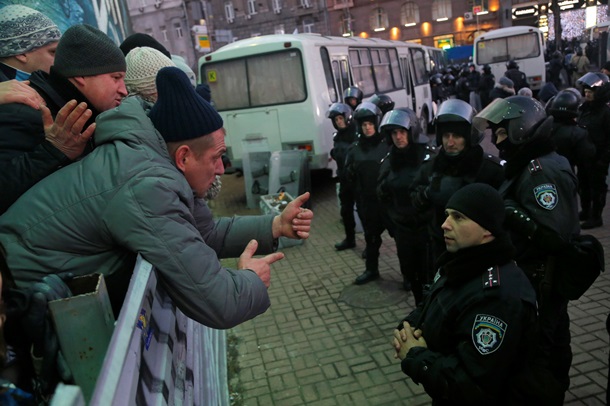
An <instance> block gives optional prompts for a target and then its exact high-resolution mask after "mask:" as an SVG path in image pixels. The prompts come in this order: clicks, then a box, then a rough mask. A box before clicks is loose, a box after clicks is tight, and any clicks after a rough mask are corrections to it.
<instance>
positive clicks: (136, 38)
mask: <svg viewBox="0 0 610 406" xmlns="http://www.w3.org/2000/svg"><path fill="white" fill-rule="evenodd" d="M138 47H140V48H142V47H149V48H153V49H156V50H157V51H159V52H161V53H162V54H163V55H165V56H167V57H168V58H169V59H172V55H171V54H170V53H169V51H168V50H167V48H165V47H164V46H163V45H161V43H160V42H159V41H157V40H156V39H154V38H153V37H151V36H150V35H148V34H143V33H140V32H137V33H135V34H133V35H130V36H129V37H127V38H125V41H123V42H122V43H121V45H120V46H119V48H121V51H123V55H125V56H127V54H128V53H129V51H131V50H132V49H134V48H138Z"/></svg>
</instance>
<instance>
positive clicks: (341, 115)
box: [326, 103, 357, 251]
mask: <svg viewBox="0 0 610 406" xmlns="http://www.w3.org/2000/svg"><path fill="white" fill-rule="evenodd" d="M326 117H328V118H330V119H331V121H332V123H333V126H334V127H335V130H337V131H336V132H335V134H334V135H333V149H332V150H331V151H330V156H331V157H332V158H333V159H334V160H335V161H336V162H337V177H338V178H339V202H340V204H341V219H342V220H343V227H344V228H345V239H344V240H343V241H341V242H338V243H336V244H335V249H336V250H337V251H343V250H346V249H348V248H354V247H355V246H356V231H355V230H356V220H355V219H354V204H355V202H356V201H355V195H354V188H353V187H352V184H351V183H350V182H348V180H347V176H346V173H345V158H346V156H347V150H348V149H349V147H351V145H352V144H353V143H354V142H356V140H357V134H356V123H355V122H354V118H353V112H352V109H351V107H350V106H348V105H347V104H344V103H333V104H332V105H331V106H330V107H329V109H328V111H327V112H326Z"/></svg>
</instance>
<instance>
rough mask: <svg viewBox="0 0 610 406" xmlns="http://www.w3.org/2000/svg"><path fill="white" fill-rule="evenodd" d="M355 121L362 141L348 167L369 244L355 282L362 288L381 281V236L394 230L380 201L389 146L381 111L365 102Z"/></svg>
mask: <svg viewBox="0 0 610 406" xmlns="http://www.w3.org/2000/svg"><path fill="white" fill-rule="evenodd" d="M354 119H355V120H356V123H357V125H358V131H359V135H358V141H357V142H356V143H355V144H354V145H352V147H351V148H350V149H349V151H348V152H347V158H346V164H345V167H346V170H347V176H348V179H349V181H350V182H352V184H353V185H354V189H355V192H356V207H357V209H358V215H359V216H360V220H362V226H363V228H364V239H365V241H366V269H365V271H364V272H363V273H362V275H360V276H358V277H357V278H356V282H355V283H356V284H357V285H361V284H364V283H367V282H370V281H372V280H375V279H377V278H379V248H380V247H381V243H382V239H381V234H382V233H383V231H384V230H385V229H388V230H390V228H389V227H391V224H390V222H389V219H388V218H387V215H386V213H384V211H383V210H382V209H381V206H380V203H379V200H378V199H377V178H378V177H379V169H380V167H381V160H382V159H383V158H384V157H385V156H386V155H387V154H388V151H389V145H388V144H387V143H386V142H383V136H382V135H381V134H379V124H380V121H381V110H380V109H379V107H377V106H376V105H374V104H373V103H371V102H367V101H365V102H362V103H361V104H360V105H359V106H358V107H357V108H356V110H355V111H354ZM390 231H391V230H390Z"/></svg>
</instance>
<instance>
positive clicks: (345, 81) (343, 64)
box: [339, 59, 350, 94]
mask: <svg viewBox="0 0 610 406" xmlns="http://www.w3.org/2000/svg"><path fill="white" fill-rule="evenodd" d="M339 67H340V68H341V94H343V90H345V89H347V88H348V87H349V83H350V82H349V67H348V66H347V60H345V59H341V61H340V62H339Z"/></svg>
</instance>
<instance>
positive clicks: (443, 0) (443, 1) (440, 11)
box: [432, 0, 451, 21]
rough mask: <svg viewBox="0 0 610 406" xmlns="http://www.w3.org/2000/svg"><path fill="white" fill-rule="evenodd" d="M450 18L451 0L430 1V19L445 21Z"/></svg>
mask: <svg viewBox="0 0 610 406" xmlns="http://www.w3.org/2000/svg"><path fill="white" fill-rule="evenodd" d="M450 18H451V1H449V0H434V1H433V3H432V19H433V20H436V21H446V20H448V19H450Z"/></svg>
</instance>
